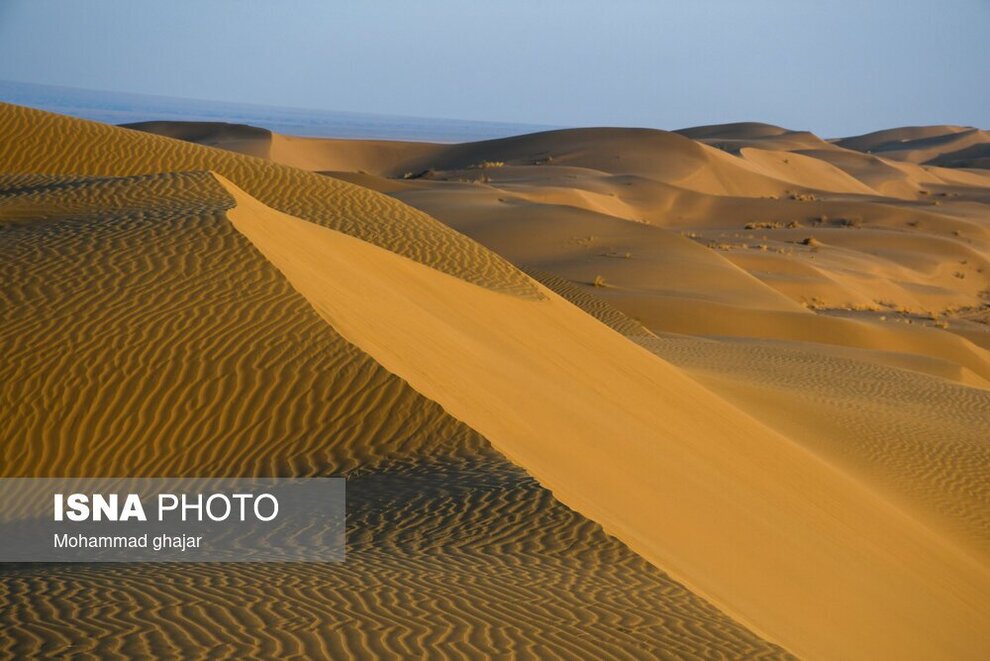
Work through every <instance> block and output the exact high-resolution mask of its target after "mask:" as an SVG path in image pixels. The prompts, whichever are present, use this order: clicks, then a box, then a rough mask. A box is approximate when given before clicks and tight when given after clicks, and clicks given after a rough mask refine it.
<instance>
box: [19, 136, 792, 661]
mask: <svg viewBox="0 0 990 661" xmlns="http://www.w3.org/2000/svg"><path fill="white" fill-rule="evenodd" d="M117 135H118V136H119V140H121V145H120V148H121V149H122V150H124V151H128V150H130V149H133V148H134V147H136V146H137V145H140V144H141V140H143V138H142V137H141V136H138V137H137V138H135V137H134V135H136V134H130V133H127V132H120V133H119V134H117ZM135 140H136V141H137V142H134V141H135ZM4 158H6V157H4ZM4 162H6V161H4ZM261 165H264V164H261ZM317 182H318V183H321V182H322V179H317ZM2 186H3V188H2V192H0V216H2V218H3V219H4V222H3V225H2V228H3V229H2V230H0V238H2V241H0V251H2V254H3V259H2V260H0V265H2V266H0V270H2V273H3V278H4V282H8V283H11V282H18V283H20V284H19V286H18V287H16V288H14V287H8V288H6V289H5V291H4V305H3V306H0V307H2V315H3V323H2V324H0V328H2V332H0V345H2V347H3V352H4V355H5V359H4V361H3V362H2V363H0V368H2V371H3V375H2V377H3V378H2V379H0V384H2V386H0V388H2V398H3V401H4V402H7V403H8V405H5V407H4V408H3V412H2V415H0V425H2V430H3V432H2V433H3V438H4V439H5V441H6V442H5V444H4V449H3V453H4V456H3V464H2V465H3V474H4V475H5V476H12V475H18V476H25V475H52V476H53V475H100V474H102V475H107V474H130V475H163V474H164V475H179V474H196V475H204V474H215V475H229V474H239V475H250V474H258V475H325V474H343V475H347V476H348V477H349V481H348V508H349V529H350V531H349V536H348V539H349V545H348V560H347V562H346V563H345V564H343V565H282V566H278V565H275V566H271V567H259V566H243V567H241V566H236V565H226V566H217V565H201V566H199V565H197V566H190V565H185V566H183V571H181V572H176V571H175V570H174V569H172V568H166V567H163V566H154V565H140V566H126V565H121V566H73V567H49V566H9V565H8V566H7V567H5V568H4V569H3V572H2V574H0V595H2V599H3V601H4V604H5V608H4V609H2V613H3V614H2V615H0V623H2V624H0V626H2V629H3V631H4V635H3V636H0V654H2V655H4V656H33V655H39V654H46V655H47V654H56V655H57V654H86V653H92V654H98V655H108V654H130V655H135V656H146V655H148V654H157V655H164V656H189V655H196V654H210V655H223V656H237V657H245V656H258V655H262V656H276V655H277V656H285V655H292V654H304V655H316V656H326V655H329V656H333V657H335V658H339V657H343V656H349V657H357V658H366V657H367V656H368V655H371V654H374V655H378V656H387V655H426V654H428V655H431V656H442V657H450V658H460V657H463V656H464V655H497V654H510V653H515V654H520V653H528V654H538V655H540V656H547V655H555V654H556V655H560V654H567V655H571V656H573V655H577V654H583V655H594V656H600V657H629V656H636V655H642V654H646V653H649V654H651V655H672V654H677V655H683V656H691V657H698V658H704V657H712V656H751V655H752V656H770V657H778V658H779V657H783V656H785V653H784V652H783V651H782V650H781V649H780V648H779V647H776V646H773V645H771V644H768V643H766V642H764V641H763V640H761V639H760V638H759V637H758V636H756V635H755V634H753V633H752V632H750V631H748V630H747V629H746V628H745V627H743V626H741V625H739V624H738V623H737V622H735V621H733V620H732V619H730V618H728V617H727V616H725V615H724V614H723V613H722V612H720V611H719V610H717V609H716V608H715V607H713V606H712V605H710V604H709V603H707V602H705V601H704V600H703V599H701V598H699V597H697V596H696V595H694V594H693V593H691V592H689V591H688V590H686V589H685V588H684V587H683V586H682V585H681V584H679V583H677V582H675V581H673V580H672V579H670V578H669V577H668V576H666V575H665V574H663V573H662V572H661V571H660V570H658V569H656V568H654V567H652V566H650V565H649V564H648V563H646V562H645V561H644V560H642V559H641V558H640V557H638V556H637V555H636V554H634V553H633V552H631V551H630V550H629V549H628V548H627V547H625V546H624V545H622V544H621V542H619V541H617V540H615V539H614V538H611V537H608V536H606V535H605V534H604V532H603V531H602V530H601V528H600V527H599V526H598V525H597V524H595V523H594V522H592V521H590V520H588V519H587V518H585V517H582V516H581V515H579V514H577V513H575V512H573V511H571V510H568V509H567V508H566V507H564V506H562V505H561V504H559V503H558V502H556V501H555V500H554V499H553V498H552V496H551V495H550V493H549V492H548V491H547V490H546V489H544V488H542V487H541V486H540V485H538V484H537V483H536V482H535V481H533V480H532V478H530V477H529V476H527V475H526V474H525V473H524V472H523V471H521V470H520V469H518V468H516V467H514V466H512V465H511V464H510V463H509V462H508V461H506V460H505V459H504V458H503V457H501V456H500V455H498V454H497V453H495V452H494V451H493V450H492V449H491V447H490V446H489V444H488V443H487V441H486V440H485V439H484V438H482V437H481V436H480V435H478V434H477V433H476V432H475V431H473V430H471V429H470V428H468V427H466V426H465V425H463V424H462V423H460V422H458V421H457V420H455V419H453V418H452V417H450V416H449V415H448V414H446V413H445V412H444V411H443V410H442V409H441V408H440V407H439V406H438V405H437V404H435V403H433V402H431V401H429V400H426V399H424V398H423V397H422V396H421V395H419V394H418V393H416V392H415V391H413V390H412V389H411V388H410V387H409V386H408V385H406V384H405V383H404V382H403V381H402V380H400V379H399V378H397V377H395V376H394V375H392V374H390V373H388V372H387V371H385V370H384V369H383V368H382V367H381V366H380V365H379V364H378V363H376V362H375V361H373V360H372V359H371V358H369V357H368V356H367V355H366V354H364V353H363V352H361V351H360V350H359V349H357V348H355V347H354V346H353V345H352V344H349V343H347V342H346V341H345V340H343V339H342V338H341V337H340V336H339V335H338V334H337V333H336V332H335V331H334V330H333V329H332V328H331V327H330V326H329V325H327V324H326V323H325V322H324V321H323V320H322V319H320V318H319V317H318V316H317V315H316V313H315V312H314V311H313V309H312V308H311V307H310V306H309V305H308V304H307V303H306V302H305V300H304V299H302V297H301V296H300V295H299V294H298V293H296V291H295V290H294V289H293V288H292V287H291V286H290V285H289V283H288V282H287V281H286V280H285V279H284V278H283V277H282V276H281V275H280V274H279V272H278V271H277V270H276V269H275V268H273V267H272V266H271V264H270V263H269V262H268V261H267V260H265V259H264V257H263V256H262V255H261V254H259V253H258V252H257V251H256V250H255V249H254V248H253V247H252V245H251V244H250V243H249V242H248V240H247V239H245V238H244V237H243V236H242V235H241V234H240V233H239V232H237V231H236V230H235V229H234V228H233V227H232V226H231V224H230V222H229V221H228V220H227V219H226V217H225V212H226V210H227V209H228V208H229V207H230V206H231V205H232V204H233V201H232V200H231V198H230V197H229V196H228V195H227V194H226V192H225V191H224V190H223V188H221V187H220V186H219V185H218V184H217V183H216V180H215V179H214V178H213V177H212V176H211V175H209V174H208V173H204V172H175V173H166V174H160V175H142V176H130V177H92V176H90V177H81V176H55V175H4V176H3V179H2ZM415 217H416V214H415V213H414V212H412V211H411V210H410V218H415ZM367 218H374V215H373V214H371V213H369V215H368V216H367ZM413 222H415V221H413ZM520 277H522V276H520ZM578 577H579V578H578Z"/></svg>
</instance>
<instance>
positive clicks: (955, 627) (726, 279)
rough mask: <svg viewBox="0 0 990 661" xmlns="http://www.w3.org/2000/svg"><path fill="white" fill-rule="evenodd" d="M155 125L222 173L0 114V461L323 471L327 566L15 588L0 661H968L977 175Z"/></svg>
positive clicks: (592, 145)
mask: <svg viewBox="0 0 990 661" xmlns="http://www.w3.org/2000/svg"><path fill="white" fill-rule="evenodd" d="M144 128H146V129H150V130H155V131H159V132H167V133H170V134H171V135H176V136H179V137H183V138H186V139H189V140H194V141H198V142H203V143H210V144H212V145H215V146H221V147H223V148H224V149H227V150H234V151H237V150H241V151H244V152H246V154H235V153H231V152H230V151H219V150H217V149H213V148H210V147H206V146H203V145H194V144H190V143H183V142H177V141H175V140H171V139H169V138H166V137H161V136H155V135H147V134H142V133H136V132H133V131H128V130H126V129H120V128H113V127H106V126H101V125H97V124H92V123H88V122H83V121H80V120H73V119H69V118H64V117H58V116H54V115H50V114H46V113H42V112H38V111H31V110H27V109H22V108H17V107H14V106H0V135H2V136H3V138H4V139H3V141H2V142H0V171H2V173H3V176H2V178H0V185H2V191H0V221H2V224H0V254H2V255H3V260H2V262H0V273H3V277H4V282H5V285H6V286H5V287H4V293H3V297H4V305H3V306H2V310H3V311H2V312H0V314H2V315H3V324H2V329H3V330H2V331H0V348H2V350H3V352H4V354H5V359H4V360H3V362H2V363H0V370H2V371H3V374H2V375H0V376H2V379H0V388H2V389H3V399H2V401H3V402H5V405H4V410H3V414H2V418H0V425H2V427H0V428H2V429H3V430H4V439H5V441H8V439H9V441H8V442H7V443H6V444H5V447H4V453H5V456H4V474H5V475H29V474H33V475H55V474H60V475H94V474H113V473H121V474H122V473H126V474H148V475H152V474H158V475H161V474H182V473H196V474H206V473H210V474H277V475H326V474H346V475H348V476H349V481H348V507H349V515H348V516H349V519H348V530H349V538H348V559H347V561H346V562H345V563H343V564H342V565H337V566H323V565H298V566H296V565H293V566H282V567H275V566H272V567H264V568H260V569H256V568H254V567H252V566H249V565H244V566H237V565H234V566H231V565H226V566H210V565H201V566H190V567H189V569H185V568H183V569H182V570H180V571H179V572H176V571H174V570H173V569H172V568H169V567H165V566H151V565H143V566H120V567H99V566H92V567H89V566H81V567H70V568H63V567H58V568H56V567H48V566H24V565H22V566H9V567H6V568H5V569H4V571H3V574H2V576H3V580H2V581H0V591H2V592H0V594H2V597H0V599H3V603H4V604H5V605H10V606H11V607H9V608H5V609H4V611H3V613H4V614H3V615H0V624H2V626H3V631H4V634H3V636H2V639H0V640H2V644H3V647H0V649H3V650H4V651H5V652H7V653H17V654H27V653H32V652H33V653H59V652H63V653H64V652H68V651H77V652H78V651H93V652H97V653H102V654H106V653H113V652H118V653H130V654H142V653H159V654H190V653H196V652H199V653H203V652H204V651H209V653H214V654H226V655H231V656H246V655H274V654H278V655H286V654H293V653H297V654H309V655H314V654H319V655H333V656H345V655H347V656H364V655H368V654H375V655H379V656H380V655H388V654H403V655H409V654H413V655H416V654H423V653H433V654H441V655H444V656H448V657H472V656H481V655H492V654H510V653H515V654H533V655H538V656H551V655H561V656H569V657H588V658H601V657H604V656H619V657H637V656H647V657H656V656H668V657H685V656H697V657H724V656H729V657H739V656H761V655H768V656H781V655H785V654H786V652H785V651H784V650H787V651H789V652H792V653H795V654H797V655H799V656H805V657H809V658H934V657H950V658H981V657H985V656H986V655H987V654H988V653H990V633H988V632H990V616H988V613H990V570H988V550H990V544H988V535H990V525H988V522H990V495H988V491H987V484H988V477H990V452H988V448H987V445H986V443H987V439H988V438H990V435H988V434H987V432H988V431H990V390H988V389H987V387H988V384H990V353H988V348H990V341H988V337H987V332H986V330H985V324H984V323H983V322H984V321H985V320H986V316H987V308H986V302H985V295H986V294H985V290H986V289H987V286H988V283H987V275H986V274H985V267H986V265H987V255H988V252H987V241H988V238H990V234H988V224H990V221H988V216H987V212H986V206H985V203H986V201H987V199H988V190H987V183H988V182H990V175H987V174H986V173H984V172H983V171H981V170H977V169H970V170H965V169H948V168H943V167H933V166H930V165H925V164H924V163H926V162H927V161H930V160H931V159H932V158H937V155H934V156H931V157H928V158H924V159H920V157H919V159H915V160H912V159H903V160H899V161H892V160H886V159H884V158H882V157H881V156H877V155H875V154H874V155H871V154H865V153H860V152H856V151H850V149H847V148H845V147H843V146H841V141H839V142H835V143H830V142H826V141H822V140H820V139H818V138H816V137H815V136H812V135H811V134H807V133H794V132H787V131H785V130H783V129H777V128H776V127H766V126H765V125H731V126H726V127H703V128H700V129H691V130H686V131H683V132H681V134H680V135H679V134H675V133H664V132H659V131H641V130H622V129H589V130H578V131H556V132H550V133H544V134H535V135H532V136H520V137H517V138H510V139H506V140H498V141H489V142H485V143H474V144H467V145H453V146H450V145H425V144H413V143H384V142H368V143H365V142H346V141H332V140H331V141H321V140H312V139H288V138H284V137H282V136H277V135H268V136H266V135H264V134H261V135H259V134H257V133H256V132H255V133H252V132H251V131H245V130H240V129H238V130H234V129H232V128H230V127H219V128H217V127H211V126H209V125H206V126H204V125H197V126H195V127H188V126H183V125H177V126H176V125H158V126H151V127H144ZM953 144H955V143H953ZM56 145H58V146H59V148H57V147H56ZM247 154H250V155H247ZM253 156H265V157H267V158H268V159H270V160H268V161H266V160H261V159H259V158H254V157H253ZM272 161H281V162H282V164H278V163H274V162H272ZM295 167H305V168H308V169H311V170H314V171H321V172H323V171H332V175H333V176H329V177H327V176H322V175H319V174H314V173H307V172H303V171H302V170H299V169H295ZM888 180H889V182H890V185H884V182H885V181H888ZM347 182H351V183H347ZM353 184H357V185H353ZM370 189H377V190H379V191H381V192H382V193H387V195H388V196H386V195H384V194H382V193H375V192H373V191H372V190H370ZM403 202H404V203H406V204H403ZM935 202H939V204H935ZM408 205H412V206H414V207H419V209H421V211H416V210H414V209H412V208H411V207H410V206H408ZM423 212H426V213H423ZM426 214H430V215H426ZM431 216H432V217H431ZM434 218H436V219H438V220H439V221H441V222H438V220H434ZM441 223H444V224H441ZM445 224H446V225H445ZM447 226H449V227H451V228H453V230H456V231H453V230H451V229H449V228H448V227H447ZM468 237H470V238H468ZM812 237H813V240H809V239H810V238H812ZM472 239H473V240H472ZM482 246H485V247H482ZM513 264H514V265H515V266H513ZM516 266H517V267H522V268H524V269H525V272H523V271H522V270H519V269H518V268H516ZM527 273H528V274H529V275H527ZM960 273H961V274H962V277H960V276H959V275H958V274H960ZM9 283H15V286H11V285H10V284H9ZM541 283H543V284H541ZM942 326H947V327H942ZM8 402H9V403H10V405H9V406H8V405H7V404H6V403H8ZM510 461H511V463H510ZM603 528H604V530H603ZM606 532H607V533H609V534H606ZM630 549H631V550H630ZM663 572H669V573H670V575H671V576H673V577H674V578H675V579H677V581H678V582H675V581H674V580H672V579H671V578H669V577H668V576H667V575H666V574H664V573H663ZM52 613H54V614H55V615H54V616H52ZM768 641H769V642H768ZM776 645H780V646H782V647H777V646H776Z"/></svg>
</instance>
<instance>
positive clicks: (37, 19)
mask: <svg viewBox="0 0 990 661" xmlns="http://www.w3.org/2000/svg"><path fill="white" fill-rule="evenodd" d="M988 35H990V0H943V1H935V0H925V1H919V0H856V1H851V0H677V1H675V2H667V1H664V0H612V1H594V2H593V1H591V0H487V1H482V0H417V1H415V2H409V1H407V0H360V1H359V0H270V1H268V2H260V1H256V0H168V1H158V2H151V1H147V0H84V1H83V0H0V79H3V80H11V81H17V82H30V83H39V84H49V85H63V86H71V87H82V88H88V89H98V90H109V91H118V92H133V93H142V94H157V95H165V96H173V97H184V98H194V99H213V100H223V101H235V102H242V103H258V104H266V105H275V106H288V107H302V108H319V109H327V110H342V111H355V112H367V113H381V114H391V115H406V116H420V117H447V118H456V119H477V120H488V121H504V122H522V123H531V124H548V125H557V126H606V125H607V126H646V127H654V128H664V129H676V128H682V127H687V126H697V125H702V124H714V123H726V122H734V121H761V122H767V123H771V124H778V125H781V126H785V127H787V128H791V129H800V130H811V131H814V132H815V133H818V134H819V135H822V136H824V137H837V136H841V135H853V134H858V133H864V132H868V131H872V130H876V129H880V128H889V127H893V126H903V125H920V124H961V125H972V126H979V127H982V128H990V76H988V73H987V72H988V70H990V37H988Z"/></svg>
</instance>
